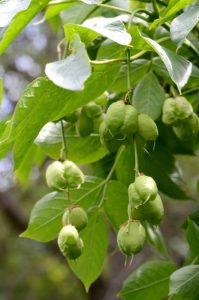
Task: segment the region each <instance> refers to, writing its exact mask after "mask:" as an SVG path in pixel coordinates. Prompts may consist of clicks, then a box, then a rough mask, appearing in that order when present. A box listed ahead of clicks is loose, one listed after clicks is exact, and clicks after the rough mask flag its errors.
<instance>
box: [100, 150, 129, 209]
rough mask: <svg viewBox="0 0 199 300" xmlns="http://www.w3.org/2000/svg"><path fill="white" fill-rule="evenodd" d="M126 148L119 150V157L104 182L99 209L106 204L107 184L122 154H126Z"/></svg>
mask: <svg viewBox="0 0 199 300" xmlns="http://www.w3.org/2000/svg"><path fill="white" fill-rule="evenodd" d="M124 149H125V146H124V145H123V146H121V148H120V149H119V151H118V153H117V156H116V158H115V161H114V163H113V165H112V168H111V170H110V172H109V173H108V175H107V177H106V179H105V181H104V185H103V186H102V189H101V192H100V199H99V204H98V207H101V206H102V204H103V202H104V198H105V193H106V189H107V183H108V182H109V180H110V179H111V177H112V175H113V172H114V171H115V168H116V166H117V163H118V161H119V159H120V156H121V155H122V153H123V152H124Z"/></svg>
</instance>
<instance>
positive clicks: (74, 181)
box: [63, 160, 84, 188]
mask: <svg viewBox="0 0 199 300" xmlns="http://www.w3.org/2000/svg"><path fill="white" fill-rule="evenodd" d="M63 166H64V177H65V178H66V179H67V185H68V187H70V188H79V187H80V186H81V184H82V183H84V174H83V172H82V171H81V170H80V168H79V167H78V166H77V165H76V164H75V163H74V162H72V161H70V160H65V161H64V162H63Z"/></svg>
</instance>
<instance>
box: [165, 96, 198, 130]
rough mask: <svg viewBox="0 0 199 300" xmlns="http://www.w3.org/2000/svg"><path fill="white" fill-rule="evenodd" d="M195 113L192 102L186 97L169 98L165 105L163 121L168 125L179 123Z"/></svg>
mask: <svg viewBox="0 0 199 300" xmlns="http://www.w3.org/2000/svg"><path fill="white" fill-rule="evenodd" d="M192 113H193V108H192V106H191V104H190V103H189V102H188V101H187V100H186V98H184V97H181V96H180V97H176V98H168V99H166V100H165V102H164V105H163V115H162V121H163V123H165V124H166V125H170V126H173V125H177V124H179V121H183V120H185V119H187V118H189V117H190V116H191V115H192Z"/></svg>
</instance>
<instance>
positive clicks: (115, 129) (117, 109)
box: [105, 101, 126, 136]
mask: <svg viewBox="0 0 199 300" xmlns="http://www.w3.org/2000/svg"><path fill="white" fill-rule="evenodd" d="M125 113H126V107H125V104H124V102H123V101H117V102H114V103H112V104H111V105H110V106H109V108H108V110H107V113H106V119H105V122H106V126H107V128H108V129H109V130H110V132H111V134H112V135H113V136H115V135H116V134H118V133H119V130H120V128H121V127H122V125H123V123H124V118H125Z"/></svg>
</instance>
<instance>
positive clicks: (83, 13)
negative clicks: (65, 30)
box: [60, 2, 97, 24]
mask: <svg viewBox="0 0 199 300" xmlns="http://www.w3.org/2000/svg"><path fill="white" fill-rule="evenodd" d="M94 8H95V6H94V5H87V4H85V3H82V2H79V3H77V4H75V5H73V6H71V7H69V8H68V9H66V10H64V11H62V12H61V14H60V16H61V20H62V24H68V23H73V24H81V23H82V22H84V20H86V19H87V17H88V15H89V17H90V18H92V16H93V13H94V16H95V15H96V13H97V12H96V11H95V10H94Z"/></svg>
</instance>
